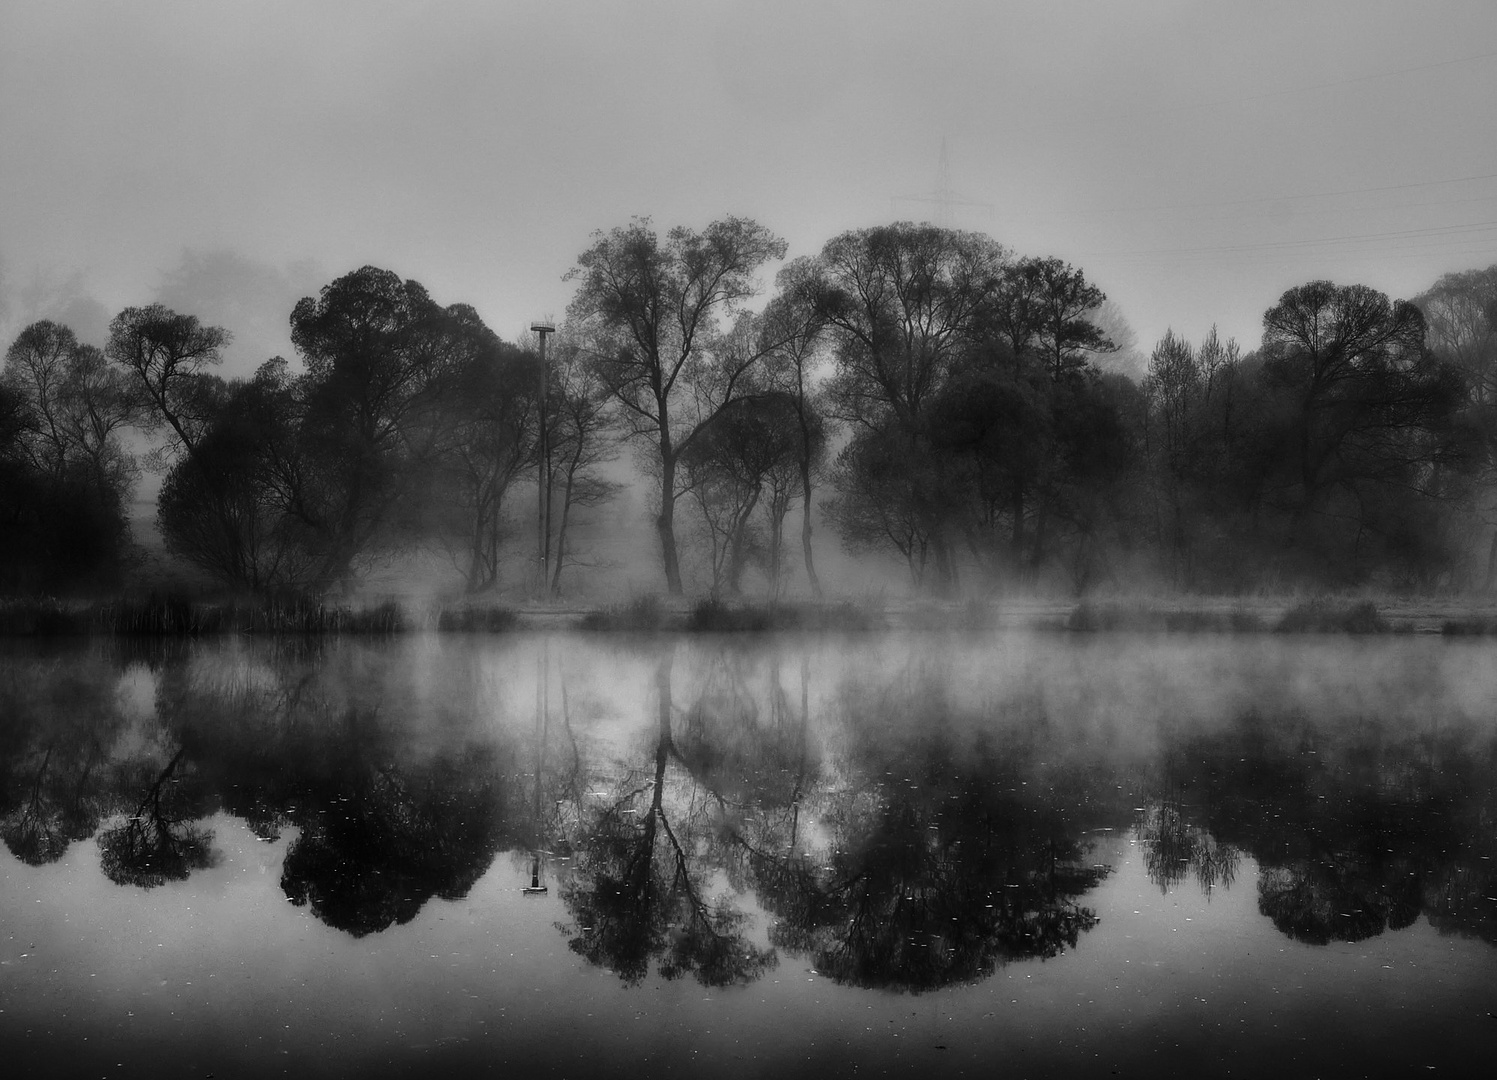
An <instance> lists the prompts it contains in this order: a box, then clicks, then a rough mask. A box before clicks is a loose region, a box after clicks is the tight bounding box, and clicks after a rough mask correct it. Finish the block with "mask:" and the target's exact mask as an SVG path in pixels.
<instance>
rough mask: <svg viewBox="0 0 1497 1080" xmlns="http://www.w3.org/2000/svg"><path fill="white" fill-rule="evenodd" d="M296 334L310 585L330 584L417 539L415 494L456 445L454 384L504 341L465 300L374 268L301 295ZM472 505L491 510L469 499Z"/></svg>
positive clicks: (420, 525)
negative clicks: (444, 297) (445, 297)
mask: <svg viewBox="0 0 1497 1080" xmlns="http://www.w3.org/2000/svg"><path fill="white" fill-rule="evenodd" d="M291 339H292V341H293V343H294V344H295V345H296V348H297V350H298V351H299V352H300V353H301V355H302V357H303V359H304V360H305V361H306V365H307V374H306V376H305V390H304V391H303V395H302V400H303V413H302V417H301V432H300V438H299V448H300V452H301V454H302V455H303V459H304V461H305V462H306V464H305V466H304V468H303V472H302V485H303V494H302V498H301V500H300V504H299V505H300V512H301V513H302V514H303V515H304V517H305V518H306V520H307V523H308V524H309V526H311V528H312V529H313V530H314V531H315V532H316V533H318V534H320V541H319V550H318V556H319V568H318V571H317V574H316V581H317V582H318V583H319V584H320V585H321V586H322V587H330V586H333V585H335V584H338V583H341V582H344V581H346V580H348V579H349V577H350V576H351V575H352V573H353V570H354V564H355V561H356V560H357V559H358V558H359V557H361V556H363V555H367V554H369V553H371V552H372V551H374V550H376V549H381V548H382V549H386V550H389V549H398V548H400V547H403V546H408V545H410V544H413V543H415V542H416V541H417V540H418V539H419V538H420V537H421V535H422V533H423V532H424V531H425V529H426V517H427V514H426V511H427V510H428V505H427V504H426V503H424V502H423V499H422V498H421V496H422V495H423V494H424V493H425V492H426V491H428V490H429V488H430V485H429V484H428V480H429V478H430V476H431V472H432V469H433V468H435V467H436V466H437V464H438V462H439V461H440V460H441V459H442V457H443V455H444V454H446V453H448V452H449V451H450V450H451V448H452V439H453V435H454V429H453V426H452V421H453V419H454V416H455V412H456V410H455V408H454V406H455V404H456V397H455V392H456V390H457V388H458V387H459V385H461V378H462V377H463V375H464V373H465V372H469V371H471V365H472V364H473V363H475V362H477V358H478V357H480V356H482V355H483V354H484V353H485V352H486V351H493V350H495V349H498V348H499V344H498V339H497V338H496V337H495V336H494V335H493V333H492V332H491V331H489V330H488V328H487V327H485V326H484V325H483V322H482V320H481V319H479V318H478V315H477V314H476V313H475V312H474V311H473V309H472V308H469V307H467V306H465V305H453V306H452V307H448V308H442V307H439V306H438V305H437V304H436V303H435V302H434V301H433V300H432V299H431V298H430V297H429V296H428V295H427V292H426V290H425V289H424V288H422V286H421V285H420V284H419V283H417V282H415V281H405V282H402V281H401V280H400V278H399V277H397V276H396V275H395V274H392V273H390V272H389V271H387V270H380V269H377V268H375V267H372V266H366V267H364V268H362V269H360V270H356V271H354V272H353V273H350V274H345V275H344V276H343V277H341V278H339V279H337V280H336V281H334V282H332V283H331V284H329V285H327V286H326V287H324V288H323V290H322V293H321V295H320V296H319V297H317V298H316V299H313V298H311V297H305V298H303V299H302V300H301V301H300V302H299V303H298V304H297V305H296V309H295V310H294V311H293V312H292V314H291ZM497 460H498V459H497V458H496V459H495V463H491V464H494V467H495V468H498V467H499V466H498V465H497ZM501 471H502V470H501ZM475 478H476V479H478V480H482V478H481V477H477V476H476V474H475ZM489 480H490V481H491V480H492V476H491V477H490V478H489ZM490 486H492V484H490ZM472 509H473V510H474V513H475V516H477V515H478V514H479V511H482V512H483V513H486V514H487V513H490V511H491V509H494V508H491V506H490V504H489V503H484V502H483V501H482V500H474V503H473V506H472ZM479 520H482V521H487V520H488V518H481V519H478V520H475V523H474V529H473V533H472V535H473V536H474V537H475V538H476V539H477V540H480V541H481V540H483V533H484V528H483V527H482V525H480V524H479ZM483 546H484V547H485V549H486V548H487V545H486V542H485V543H484V544H483ZM480 566H481V562H480Z"/></svg>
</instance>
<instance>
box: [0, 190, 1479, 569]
mask: <svg viewBox="0 0 1497 1080" xmlns="http://www.w3.org/2000/svg"><path fill="white" fill-rule="evenodd" d="M785 252H786V245H785V242H784V241H783V240H782V239H780V238H779V237H777V236H775V235H774V234H773V233H772V232H771V231H769V230H768V229H766V228H765V227H764V226H762V225H760V224H759V223H757V222H755V221H752V220H749V219H745V218H733V217H729V218H724V219H722V220H720V221H716V222H713V223H712V224H710V225H708V226H707V227H706V228H705V229H702V230H700V231H697V230H692V229H688V228H674V229H671V230H669V231H668V232H665V233H664V234H663V235H662V234H661V233H659V232H657V230H656V229H655V228H654V227H653V226H652V224H651V223H650V221H649V220H648V219H635V220H633V221H632V222H630V223H629V224H627V225H623V226H619V227H616V228H613V229H611V230H608V231H600V232H598V233H595V234H594V235H593V237H592V239H591V242H590V243H589V245H588V247H587V248H586V249H585V250H584V251H583V252H582V253H581V254H580V255H579V257H578V259H577V261H576V264H575V266H574V267H573V269H572V270H571V271H570V273H569V274H568V275H567V277H568V279H569V280H570V281H572V282H573V283H574V285H575V290H576V291H575V294H574V297H573V300H572V302H571V304H570V306H569V308H568V311H567V319H566V321H565V324H564V325H563V326H562V328H561V333H559V334H558V335H557V341H556V342H555V343H553V349H552V351H551V355H550V358H549V362H548V363H546V364H545V365H544V375H543V365H542V363H541V361H540V359H539V358H538V357H537V355H536V354H535V352H534V351H533V350H531V349H528V348H525V347H522V346H520V345H518V344H514V343H510V342H505V341H503V340H501V339H500V338H499V337H498V336H497V335H496V334H494V333H493V331H491V330H490V329H489V328H488V327H486V326H485V325H484V324H483V321H482V320H481V319H480V318H479V317H478V315H477V313H476V312H475V311H474V310H473V309H472V308H471V307H469V306H467V305H464V304H453V305H449V306H442V305H441V304H439V303H437V302H436V301H435V300H433V299H432V298H431V297H430V296H429V295H428V293H427V292H426V290H425V289H424V288H423V287H422V286H421V285H420V284H419V283H417V282H414V281H407V280H402V279H401V278H400V277H399V276H398V275H396V274H394V273H391V272H389V271H386V270H381V269H377V268H374V267H364V268H363V269H360V270H357V271H354V272H353V273H350V274H347V275H344V276H343V277H341V278H338V279H337V280H336V281H333V282H332V283H330V284H328V285H327V286H326V287H324V288H323V289H322V291H321V293H320V294H319V295H318V296H316V297H307V298H305V299H303V300H302V301H300V302H299V303H298V304H297V305H296V307H295V309H294V310H293V311H292V313H291V316H290V320H291V330H292V341H293V344H294V345H295V347H296V350H297V352H298V354H299V356H300V359H301V367H300V370H293V368H292V366H291V365H290V364H288V363H287V362H286V361H285V360H283V359H281V358H276V359H273V360H270V361H268V362H266V363H265V364H264V365H263V366H262V367H261V368H260V369H259V370H258V371H257V372H256V373H255V374H254V375H253V376H252V377H251V378H248V379H228V380H226V379H223V378H221V377H220V376H219V375H218V374H217V373H216V371H215V365H216V364H217V362H218V360H219V358H220V355H221V352H222V349H223V346H224V345H225V343H226V342H227V340H228V335H227V333H226V331H224V330H223V329H221V328H218V327H211V326H204V325H201V324H200V323H199V322H198V320H197V319H196V318H194V317H193V316H191V315H185V314H179V313H177V312H174V311H171V310H169V309H167V308H165V307H162V306H161V305H151V306H147V307H140V308H128V309H126V310H125V311H123V312H121V313H120V314H119V316H117V317H116V318H115V320H114V321H113V323H112V324H111V326H110V330H109V338H108V341H107V343H106V345H105V346H104V348H103V349H98V348H95V347H93V346H91V345H87V344H83V343H80V342H79V341H77V340H76V338H75V336H74V335H73V333H72V332H71V331H70V330H69V329H68V328H67V327H65V326H60V325H58V324H56V323H52V322H47V321H43V322H38V323H34V324H32V325H31V326H28V327H27V328H25V329H24V330H23V331H22V332H21V333H20V335H19V336H18V337H17V338H16V339H15V341H14V342H13V343H12V344H11V346H10V348H9V350H8V352H7V354H6V360H5V368H4V373H3V376H0V492H3V494H4V496H5V497H4V500H3V507H4V509H3V510H0V513H3V514H4V516H5V528H4V539H3V540H0V586H3V587H4V589H5V590H6V591H8V592H11V593H25V592H33V593H34V592H58V591H63V590H65V589H67V588H100V587H109V586H111V585H117V584H118V583H119V582H120V581H121V580H122V578H123V577H124V576H125V575H126V574H127V572H128V567H129V561H130V554H131V551H132V544H131V539H130V534H129V528H128V520H127V514H126V506H127V502H128V499H129V494H130V491H131V490H132V485H133V484H134V483H135V482H136V479H137V477H138V472H139V469H140V467H141V466H142V465H144V466H145V467H148V468H153V469H157V470H160V471H162V472H163V473H164V479H163V484H162V488H161V494H160V497H159V501H158V505H157V522H158V524H159V526H160V530H161V534H162V536H163V538H164V541H165V544H166V547H167V550H168V551H169V552H170V553H171V554H173V555H174V556H176V557H178V558H180V559H182V560H184V561H185V562H187V563H189V564H191V565H192V566H194V567H196V568H197V569H198V570H200V571H202V572H204V573H206V574H207V575H208V576H210V577H211V578H212V579H214V580H215V581H216V582H218V583H219V584H221V585H222V586H225V587H227V588H230V589H233V590H236V591H247V592H254V593H267V592H282V591H296V592H305V593H314V594H320V593H327V592H330V591H333V590H336V589H339V588H344V587H347V586H348V585H350V584H351V583H352V582H354V581H356V580H357V579H358V577H359V576H360V575H361V574H362V573H363V572H365V571H366V570H367V569H368V567H369V566H370V565H372V564H373V563H375V562H377V561H379V560H382V559H388V558H390V557H393V556H397V555H402V554H409V553H412V552H415V551H418V550H419V551H429V552H440V553H442V554H443V555H444V556H445V557H446V558H447V559H448V560H449V561H450V562H451V565H452V567H453V572H454V575H455V577H456V578H458V579H460V580H461V581H462V583H463V586H464V588H465V589H466V590H467V591H468V592H470V593H482V592H485V591H489V590H492V589H494V588H496V587H497V586H499V585H500V584H501V583H502V582H506V581H510V582H512V581H514V580H515V579H516V578H523V577H525V576H526V574H533V573H534V571H533V569H531V568H530V567H531V565H532V564H535V563H537V562H539V560H537V559H535V558H533V557H532V558H530V559H528V560H527V559H525V558H524V557H523V556H515V555H514V554H513V547H514V545H513V544H509V545H508V546H507V544H506V542H507V541H508V540H510V539H511V537H510V533H511V532H512V531H516V532H517V531H518V530H514V529H513V528H512V526H511V524H510V523H511V521H512V519H513V518H514V517H515V515H516V514H521V515H522V516H523V511H521V510H519V508H518V507H517V506H514V505H512V504H514V503H516V502H517V500H516V499H515V498H514V496H513V489H514V488H515V486H516V485H517V484H518V483H521V482H524V483H531V482H533V481H532V480H531V478H532V477H537V478H538V479H539V482H540V483H541V484H543V492H542V493H541V496H540V497H541V499H542V500H545V501H548V502H549V505H550V512H549V514H548V515H546V516H547V518H549V521H550V522H551V526H550V528H549V530H548V532H547V535H545V536H544V537H541V538H540V542H542V543H544V544H545V545H546V559H545V560H544V565H545V566H546V567H548V574H549V577H548V580H547V581H545V582H542V583H540V585H541V587H542V588H543V589H544V590H546V591H549V592H552V593H554V592H557V591H559V590H561V589H562V587H563V584H564V582H563V571H564V569H565V568H566V567H567V566H568V565H574V564H575V562H576V561H577V560H578V559H579V557H581V555H582V554H583V553H582V552H580V551H578V550H576V548H577V546H578V545H577V543H576V541H575V539H574V538H573V536H574V527H575V523H576V521H577V516H578V514H579V513H580V512H581V511H583V510H584V509H585V508H587V507H591V506H597V505H599V504H601V503H604V502H606V501H607V500H608V499H609V498H611V497H612V496H613V495H614V494H615V493H616V492H617V490H618V488H619V484H618V483H617V481H616V480H613V479H610V476H612V475H616V472H612V471H611V470H610V469H609V467H608V463H609V462H610V461H611V460H613V459H614V458H615V457H617V456H618V454H619V453H620V450H621V448H622V447H624V446H626V445H632V446H633V448H634V450H635V452H636V462H637V464H638V466H639V467H640V470H641V472H642V473H643V474H644V476H645V477H646V478H647V481H648V487H649V490H650V493H651V501H652V508H653V514H654V531H655V535H656V542H657V545H658V557H659V560H660V563H659V565H660V568H661V571H662V573H663V577H664V583H665V586H666V588H667V589H668V590H669V591H670V592H672V593H681V592H683V591H684V590H685V588H686V584H687V582H688V579H689V578H691V577H692V576H693V574H695V576H696V578H697V579H698V580H700V581H701V582H702V583H703V584H705V585H706V586H707V587H708V588H710V591H711V592H712V594H713V595H715V596H716V595H722V594H738V593H742V592H743V591H744V590H745V589H746V588H750V587H753V588H758V587H762V588H764V589H765V590H767V591H768V592H769V593H770V594H771V595H772V596H774V595H779V594H780V592H781V591H782V590H783V589H784V588H785V586H786V584H787V582H788V581H789V580H790V579H791V578H792V577H794V576H796V575H797V574H803V577H804V583H805V586H806V588H807V590H808V591H810V592H811V593H812V594H813V595H816V596H819V595H820V594H821V584H820V579H819V577H818V575H817V572H816V564H815V546H814V544H813V529H814V528H815V526H816V525H817V524H818V523H827V524H829V525H830V526H831V527H832V529H833V530H834V531H835V532H836V534H837V536H838V538H839V540H840V541H841V543H842V544H843V545H844V546H845V547H846V548H847V549H849V550H852V551H860V552H879V553H885V554H887V555H890V556H893V557H895V558H898V559H900V560H902V561H903V563H904V565H905V566H906V567H907V568H908V572H909V576H910V580H911V583H912V585H913V586H914V587H916V588H917V589H921V590H924V591H928V592H931V593H934V594H936V595H948V596H949V595H955V594H957V593H959V592H966V593H978V594H981V593H990V592H993V591H996V590H1013V589H1025V590H1028V589H1047V590H1055V589H1061V588H1063V589H1068V590H1074V591H1075V592H1078V593H1084V592H1086V591H1087V590H1089V589H1091V588H1093V587H1095V586H1098V585H1102V584H1106V583H1109V582H1111V583H1122V582H1125V581H1136V580H1141V579H1142V580H1155V581H1160V582H1164V583H1168V584H1171V585H1173V586H1176V587H1178V588H1182V589H1187V590H1201V591H1229V592H1230V591H1239V590H1243V589H1248V588H1254V587H1261V586H1264V585H1269V586H1275V585H1277V586H1286V587H1287V586H1295V585H1302V584H1315V585H1350V584H1363V583H1374V584H1380V585H1384V586H1390V587H1416V588H1434V587H1454V588H1462V587H1465V588H1471V587H1484V588H1486V587H1491V585H1492V584H1493V580H1494V575H1497V529H1494V528H1493V526H1494V523H1497V522H1494V515H1497V504H1494V502H1493V497H1492V494H1491V492H1492V487H1493V485H1492V484H1491V482H1490V481H1491V479H1492V476H1491V472H1492V469H1493V467H1494V463H1497V453H1494V449H1497V423H1494V418H1497V412H1494V408H1497V401H1494V397H1493V395H1494V389H1497V377H1494V374H1493V372H1494V371H1497V267H1493V268H1489V269H1487V270H1481V271H1470V272H1465V273H1457V274H1448V275H1446V276H1445V277H1443V278H1441V279H1440V281H1439V282H1437V283H1436V284H1435V286H1434V287H1432V288H1431V289H1429V290H1428V291H1427V292H1425V293H1424V294H1422V295H1420V296H1418V297H1415V298H1414V299H1413V300H1411V301H1396V302H1395V301H1392V300H1390V299H1389V298H1388V297H1387V296H1385V295H1384V294H1382V293H1380V292H1378V291H1377V290H1375V289H1372V288H1369V287H1367V286H1363V285H1344V286H1343V285H1335V284H1332V283H1330V282H1326V281H1313V282H1308V283H1305V284H1303V285H1300V286H1297V287H1295V288H1292V289H1289V290H1288V291H1286V292H1285V293H1284V294H1283V296H1282V297H1281V298H1280V299H1279V301H1278V302H1277V303H1276V304H1274V305H1273V306H1272V307H1270V308H1269V309H1268V310H1267V311H1266V312H1265V314H1264V319H1263V335H1262V339H1261V342H1260V343H1259V345H1258V347H1257V348H1256V349H1253V350H1251V351H1246V352H1245V351H1243V350H1242V349H1241V348H1240V347H1239V346H1238V345H1237V344H1236V343H1235V342H1233V341H1222V340H1220V339H1219V337H1218V336H1217V335H1216V333H1215V332H1214V331H1213V332H1212V333H1211V334H1210V335H1208V336H1207V338H1206V339H1205V340H1204V341H1201V342H1198V343H1192V342H1189V341H1186V340H1184V339H1183V338H1181V337H1180V336H1178V335H1176V334H1174V333H1173V332H1168V333H1166V335H1165V337H1164V338H1163V339H1162V340H1160V341H1159V342H1158V343H1157V345H1156V346H1155V347H1154V348H1153V350H1152V354H1151V356H1150V357H1149V361H1148V369H1147V374H1146V376H1145V377H1144V378H1143V379H1142V380H1141V381H1137V380H1134V379H1131V378H1128V377H1127V376H1125V375H1123V374H1121V373H1118V372H1115V371H1114V372H1110V371H1108V370H1107V365H1106V361H1105V358H1106V356H1107V354H1108V353H1110V352H1112V351H1115V350H1116V348H1117V345H1116V344H1115V343H1114V342H1113V341H1112V340H1111V339H1110V338H1109V336H1108V334H1107V332H1106V331H1105V330H1104V329H1103V325H1104V323H1105V319H1104V318H1103V317H1102V313H1103V305H1104V303H1105V301H1106V297H1105V295H1104V293H1103V292H1102V291H1101V290H1100V289H1099V288H1098V287H1097V286H1096V285H1095V284H1094V283H1092V282H1090V281H1089V280H1088V279H1087V278H1086V276H1085V273H1084V272H1083V271H1082V270H1081V269H1079V268H1077V267H1074V266H1072V265H1070V264H1068V263H1065V262H1064V261H1062V260H1059V259H1054V258H1039V257H1027V256H1026V257H1019V256H1017V255H1015V253H1013V252H1012V251H1010V250H1009V249H1008V248H1006V247H1004V246H1003V245H1002V244H1000V243H998V242H997V241H995V240H993V239H992V238H990V237H987V236H985V235H982V234H978V233H971V232H962V231H957V230H952V229H945V228H939V227H936V226H932V225H916V224H910V223H896V224H892V225H885V226H878V227H874V228H867V229H861V230H854V231H850V232H847V233H844V234H842V235H840V236H838V237H835V238H834V239H832V240H830V241H829V242H828V243H827V244H826V245H825V246H824V247H823V248H822V250H821V251H820V253H818V254H817V255H814V256H808V257H801V258H797V259H794V260H792V261H790V262H789V263H786V264H784V265H783V267H782V268H781V269H780V271H779V273H778V275H777V277H776V278H775V284H774V288H773V289H772V290H770V291H769V295H767V296H765V295H764V292H765V290H764V289H763V286H762V283H761V281H760V275H761V274H762V273H763V272H764V271H765V269H766V268H767V267H768V266H770V265H771V264H772V263H774V262H777V261H779V260H781V259H782V258H783V257H784V255H785ZM543 378H544V381H545V385H544V387H543V385H542V381H543ZM542 390H544V391H545V392H544V393H542ZM543 409H544V416H543V415H542V410H543ZM130 429H139V430H144V431H148V432H153V433H155V434H156V436H157V439H156V449H154V450H153V451H152V452H151V454H150V455H148V456H147V457H146V459H145V460H144V461H138V460H137V459H136V456H135V455H132V454H131V453H130V452H129V451H128V450H127V449H126V446H127V443H126V441H125V438H124V436H125V434H126V432H127V431H128V430H130ZM542 432H544V433H545V436H544V437H542ZM795 511H799V513H798V514H797V515H796V516H798V519H799V522H800V532H801V535H800V538H799V539H800V544H799V547H800V553H799V558H798V559H797V558H795V557H794V556H793V555H792V554H791V547H790V545H789V544H787V540H786V536H785V532H786V526H787V522H789V521H791V520H793V518H792V514H793V512H795ZM520 563H524V564H525V567H526V568H525V569H523V570H517V566H518V565H519V564H520ZM797 564H798V569H797Z"/></svg>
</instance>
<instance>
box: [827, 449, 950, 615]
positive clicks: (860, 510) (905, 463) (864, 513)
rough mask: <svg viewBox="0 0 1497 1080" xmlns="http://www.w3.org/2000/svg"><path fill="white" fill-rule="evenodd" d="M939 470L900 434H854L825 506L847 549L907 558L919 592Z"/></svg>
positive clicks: (836, 465) (835, 465) (840, 460)
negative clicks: (887, 550) (886, 550)
mask: <svg viewBox="0 0 1497 1080" xmlns="http://www.w3.org/2000/svg"><path fill="white" fill-rule="evenodd" d="M939 471H940V469H939V466H938V464H937V463H936V462H935V460H934V459H933V457H932V455H929V454H922V453H920V449H919V447H917V446H914V445H912V443H911V441H910V440H909V438H908V436H906V435H904V434H903V433H902V432H899V431H897V430H896V431H881V430H878V429H872V430H868V431H859V432H857V433H855V434H854V435H853V437H852V440H851V441H850V442H849V443H848V444H847V445H846V446H844V447H843V448H842V450H841V452H840V453H838V455H837V458H836V460H835V462H834V463H833V465H832V474H831V483H832V488H833V489H834V491H835V492H836V494H835V495H833V496H831V497H830V498H829V499H827V500H826V501H825V502H824V503H823V504H822V506H823V509H824V510H825V511H826V514H827V516H828V517H829V518H830V519H831V521H832V524H833V525H834V526H835V527H836V529H837V531H838V533H840V534H841V537H842V544H843V546H844V547H846V548H847V549H848V550H849V551H876V550H878V549H880V548H886V547H892V548H894V550H895V551H897V552H899V554H900V555H901V556H903V558H904V560H905V565H906V566H907V567H908V568H909V571H910V584H911V585H913V586H914V587H915V588H917V589H918V588H920V587H921V586H922V585H923V584H924V582H925V571H926V567H927V564H928V562H929V560H930V550H931V544H932V536H931V533H930V531H929V529H930V521H931V520H932V518H933V513H932V508H931V507H930V505H929V500H930V499H931V497H932V494H933V493H939V492H940V491H941V487H940V486H939V480H940V477H939V475H938V473H939Z"/></svg>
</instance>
